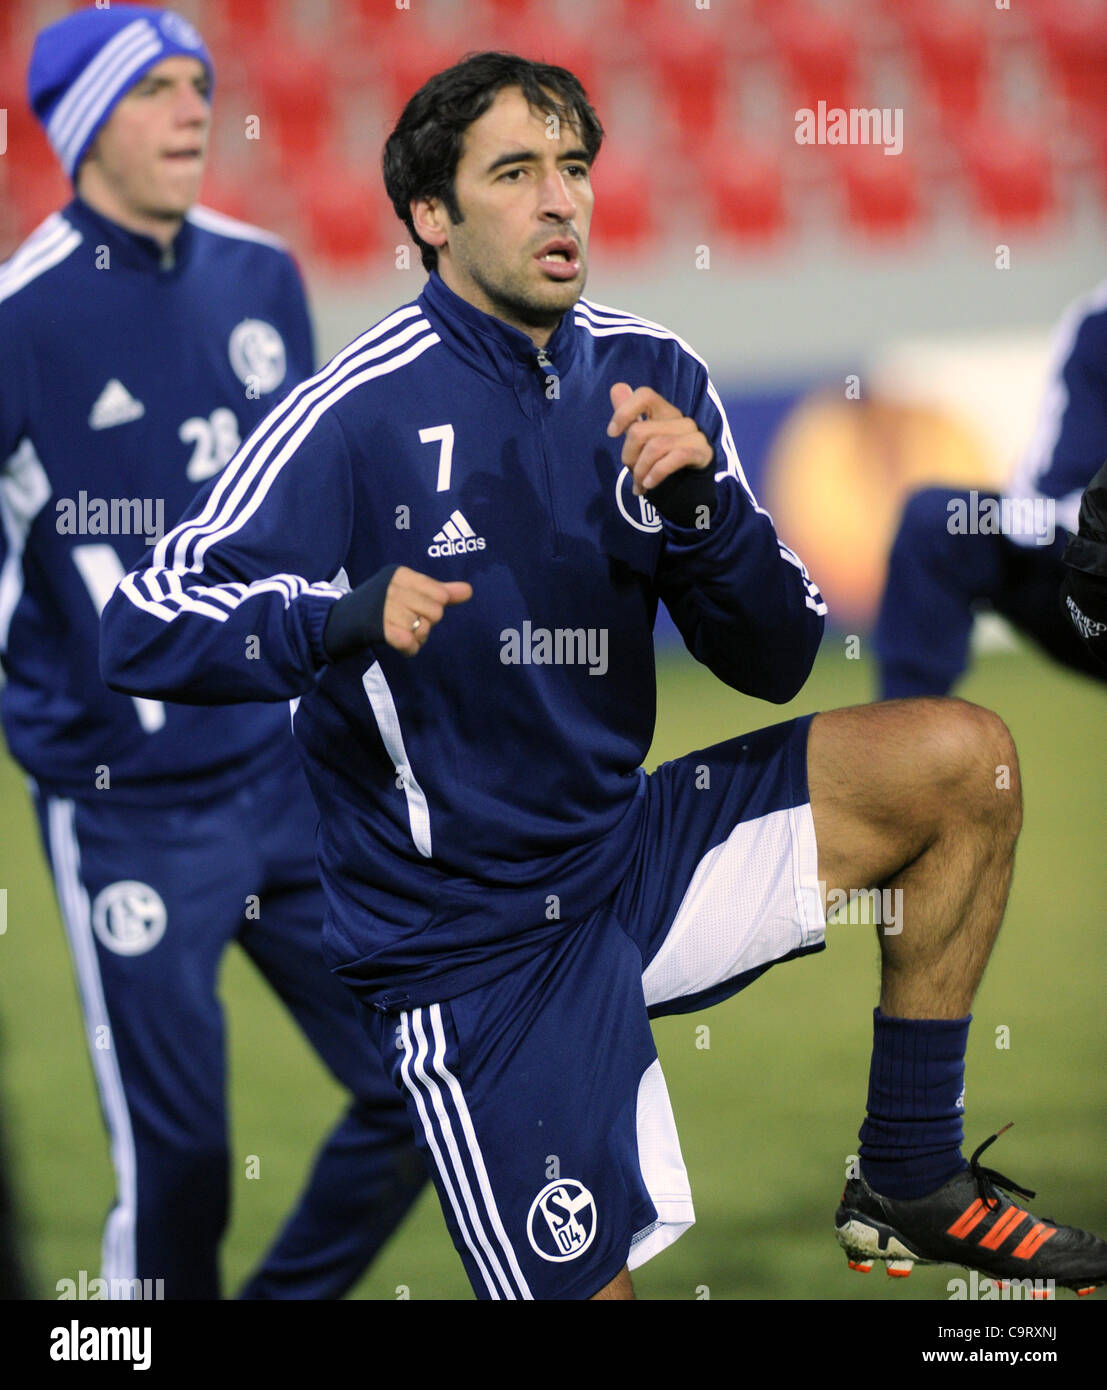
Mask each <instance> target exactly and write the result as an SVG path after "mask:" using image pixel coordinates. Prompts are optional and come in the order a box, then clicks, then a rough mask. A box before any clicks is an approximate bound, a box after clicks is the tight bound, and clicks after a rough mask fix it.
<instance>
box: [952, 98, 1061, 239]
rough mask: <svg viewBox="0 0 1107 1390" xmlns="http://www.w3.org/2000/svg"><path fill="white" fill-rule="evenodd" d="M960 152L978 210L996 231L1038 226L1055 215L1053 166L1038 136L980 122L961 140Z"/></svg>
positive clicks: (1046, 149)
mask: <svg viewBox="0 0 1107 1390" xmlns="http://www.w3.org/2000/svg"><path fill="white" fill-rule="evenodd" d="M961 153H962V159H963V161H964V167H965V172H966V175H967V176H968V179H969V182H970V185H971V187H972V192H973V198H974V201H975V203H976V206H977V208H978V210H979V211H980V212H981V213H983V214H984V215H985V216H986V217H989V218H991V219H993V220H994V221H995V222H996V223H997V224H998V225H999V226H1000V228H1001V229H1002V227H1004V226H1006V225H1012V224H1014V225H1033V224H1036V223H1041V222H1043V221H1044V220H1045V219H1046V218H1048V217H1049V216H1050V215H1051V213H1052V212H1053V211H1054V207H1055V189H1054V178H1053V166H1052V163H1051V161H1050V156H1049V150H1048V148H1047V147H1046V144H1045V142H1044V141H1043V140H1042V139H1041V138H1040V137H1038V136H1037V135H1030V134H1026V133H1025V132H1023V131H1019V130H1012V129H1008V128H1004V127H997V126H996V125H995V124H993V123H992V122H990V121H987V120H985V121H981V122H980V124H978V125H977V126H975V127H973V128H972V129H971V130H970V131H969V132H968V133H967V134H966V135H965V136H964V137H963V139H962V141H961Z"/></svg>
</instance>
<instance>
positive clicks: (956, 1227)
mask: <svg viewBox="0 0 1107 1390" xmlns="http://www.w3.org/2000/svg"><path fill="white" fill-rule="evenodd" d="M987 1214H988V1208H987V1207H986V1206H985V1205H984V1203H983V1202H982V1201H981V1200H980V1198H979V1197H978V1198H977V1199H976V1201H975V1202H973V1203H972V1204H971V1205H970V1206H967V1207H966V1208H965V1210H964V1211H963V1212H962V1213H961V1215H960V1216H959V1217H958V1218H957V1220H956V1221H955V1222H954V1223H953V1225H952V1226H951V1227H950V1228H949V1230H948V1231H946V1235H947V1236H956V1237H957V1238H958V1239H959V1240H960V1239H963V1238H964V1237H965V1236H967V1235H968V1233H969V1232H970V1231H971V1230H972V1229H973V1227H974V1226H978V1225H979V1224H980V1223H981V1221H983V1220H984V1218H985V1216H986V1215H987Z"/></svg>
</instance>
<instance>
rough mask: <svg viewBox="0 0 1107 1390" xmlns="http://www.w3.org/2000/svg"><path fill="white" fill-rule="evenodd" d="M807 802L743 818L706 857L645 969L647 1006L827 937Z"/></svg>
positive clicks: (692, 991) (706, 986) (705, 986)
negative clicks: (764, 814) (752, 817)
mask: <svg viewBox="0 0 1107 1390" xmlns="http://www.w3.org/2000/svg"><path fill="white" fill-rule="evenodd" d="M818 864H819V861H818V854H817V851H816V847H815V826H814V823H813V821H812V819H811V807H810V806H809V805H806V804H805V805H802V806H794V807H791V808H790V809H786V810H782V811H772V812H770V813H769V814H768V815H766V816H760V817H758V818H757V819H755V820H748V821H741V822H740V823H739V824H738V825H736V826H735V827H734V829H733V831H732V832H731V833H730V835H729V837H728V838H727V839H726V840H724V841H723V843H722V844H721V845H716V846H715V847H714V848H713V849H712V850H710V851H709V852H708V853H707V854H706V855H704V857H703V858H702V859H701V860H700V862H699V864H698V865H697V866H696V871H695V873H694V874H693V875H692V881H691V882H690V883H689V885H688V891H687V892H686V893H685V895H684V898H683V900H682V901H681V904H680V907H679V908H678V909H677V914H676V916H675V917H674V919H673V925H672V926H671V927H670V928H669V934H668V936H667V937H666V938H665V942H664V945H663V946H662V947H661V949H660V950H659V951H658V953H657V955H656V956H654V958H653V960H652V961H650V963H649V965H648V966H647V967H646V970H645V972H644V973H643V975H642V987H643V989H644V991H645V995H646V1003H647V1004H648V1005H652V1004H661V1003H664V1002H665V1001H666V1000H670V999H683V998H685V997H687V996H688V995H692V994H699V993H700V992H701V991H703V990H706V989H711V988H712V987H713V986H715V985H719V984H722V983H723V982H724V981H725V980H730V979H733V977H734V976H735V975H741V974H743V973H744V972H745V971H747V970H753V969H755V968H756V967H757V966H759V965H768V964H769V963H770V962H771V961H775V960H780V959H781V957H783V956H786V955H788V954H789V952H791V951H795V950H797V949H798V948H800V947H806V946H815V945H817V944H818V943H819V942H821V941H822V939H823V936H824V933H825V930H826V922H825V918H824V917H823V912H822V904H821V901H820V897H819V891H818V883H817V879H818Z"/></svg>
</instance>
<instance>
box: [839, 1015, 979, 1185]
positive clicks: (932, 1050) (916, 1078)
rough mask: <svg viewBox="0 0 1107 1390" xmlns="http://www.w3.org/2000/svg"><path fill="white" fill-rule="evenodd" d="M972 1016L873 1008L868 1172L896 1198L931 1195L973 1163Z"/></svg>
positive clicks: (865, 1140) (863, 1155) (864, 1139)
mask: <svg viewBox="0 0 1107 1390" xmlns="http://www.w3.org/2000/svg"><path fill="white" fill-rule="evenodd" d="M971 1022H972V1015H971V1014H970V1015H969V1017H968V1018H953V1019H942V1018H923V1019H917V1018H887V1017H885V1015H884V1014H882V1013H881V1012H880V1010H879V1009H874V1010H873V1060H872V1066H871V1067H870V1069H869V1099H868V1106H867V1110H868V1113H867V1116H866V1118H865V1123H864V1124H863V1125H862V1126H861V1133H860V1139H861V1150H860V1159H861V1176H862V1177H863V1178H864V1179H865V1181H866V1182H867V1183H868V1184H869V1186H870V1187H871V1188H872V1189H873V1191H874V1192H879V1193H881V1195H882V1196H885V1197H891V1198H893V1199H895V1200H900V1201H902V1200H905V1199H909V1198H912V1197H925V1196H927V1194H928V1193H931V1192H934V1191H935V1190H936V1189H937V1188H939V1187H941V1186H942V1184H943V1183H944V1182H947V1181H948V1180H949V1179H950V1178H952V1177H953V1176H954V1175H955V1174H956V1173H959V1172H961V1170H962V1169H963V1168H967V1167H968V1164H967V1163H966V1162H965V1160H964V1158H963V1157H962V1156H961V1141H962V1138H963V1137H964V1136H963V1132H962V1124H961V1120H962V1114H963V1109H964V1089H965V1048H966V1047H967V1045H968V1040H969V1024H970V1023H971Z"/></svg>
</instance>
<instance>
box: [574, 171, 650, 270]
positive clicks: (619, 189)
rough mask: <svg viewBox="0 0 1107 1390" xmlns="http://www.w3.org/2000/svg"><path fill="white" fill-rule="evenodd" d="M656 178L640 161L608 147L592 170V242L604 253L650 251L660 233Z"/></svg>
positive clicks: (628, 253)
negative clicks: (593, 192)
mask: <svg viewBox="0 0 1107 1390" xmlns="http://www.w3.org/2000/svg"><path fill="white" fill-rule="evenodd" d="M654 183H655V179H654V177H653V176H652V174H651V172H650V170H649V169H648V167H647V166H646V165H645V164H644V163H643V162H641V161H640V160H637V159H634V158H631V159H627V158H626V157H624V156H622V155H618V154H616V153H615V152H614V151H612V150H607V149H605V150H604V151H603V153H602V154H601V155H600V157H599V159H598V160H597V161H596V166H595V168H594V169H593V171H592V187H593V189H594V190H595V194H596V203H595V211H594V213H593V215H592V231H591V237H590V245H591V246H593V247H594V248H595V249H596V250H597V251H599V252H600V253H601V254H603V253H605V252H618V253H619V254H620V255H624V256H625V255H630V254H635V253H637V252H641V251H646V250H650V249H652V247H653V243H654V238H655V236H656V233H657V224H656V214H655V210H654V198H653V185H654Z"/></svg>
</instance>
